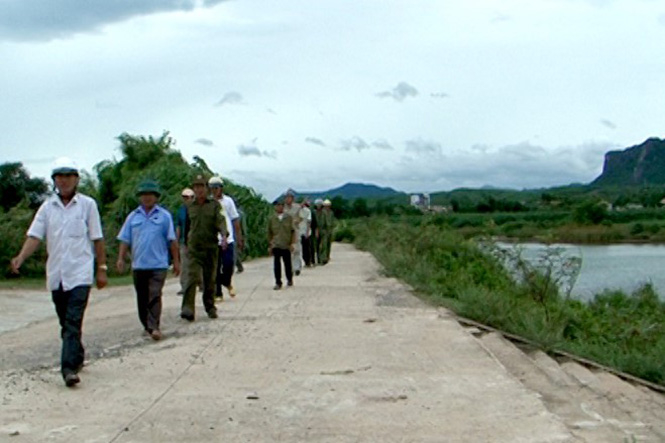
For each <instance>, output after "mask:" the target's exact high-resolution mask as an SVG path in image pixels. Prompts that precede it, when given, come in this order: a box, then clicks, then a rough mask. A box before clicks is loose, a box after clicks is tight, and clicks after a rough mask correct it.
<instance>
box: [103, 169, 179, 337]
mask: <svg viewBox="0 0 665 443" xmlns="http://www.w3.org/2000/svg"><path fill="white" fill-rule="evenodd" d="M137 195H138V197H139V201H140V203H141V204H140V206H139V207H138V208H136V209H135V210H134V211H132V212H131V213H130V214H129V215H128V216H127V219H126V220H125V223H124V225H123V226H122V229H121V230H120V233H119V234H118V240H119V241H120V248H119V252H118V262H117V263H116V267H117V268H118V272H123V271H124V270H125V256H126V255H127V252H128V251H129V249H130V248H131V252H132V271H133V277H134V288H135V289H136V301H137V305H138V311H139V320H140V321H141V324H142V325H143V328H144V329H145V331H146V333H148V334H149V335H150V336H151V337H152V338H153V340H160V339H161V338H162V333H161V331H160V330H159V320H160V317H161V315H162V288H163V287H164V281H165V280H166V271H167V269H168V268H169V250H170V252H171V256H172V257H173V272H174V274H175V275H178V274H180V259H179V254H178V241H177V239H176V236H175V231H174V229H173V219H172V218H171V213H170V212H169V211H167V210H166V209H164V208H163V207H161V206H159V205H158V204H157V201H158V200H159V197H160V195H161V191H160V189H159V186H158V185H157V183H155V182H154V181H151V180H146V181H143V182H141V183H140V184H139V187H138V191H137Z"/></svg>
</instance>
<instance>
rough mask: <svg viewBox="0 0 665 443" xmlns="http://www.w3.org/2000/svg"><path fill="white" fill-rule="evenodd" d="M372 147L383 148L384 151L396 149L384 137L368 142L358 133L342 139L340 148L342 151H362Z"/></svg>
mask: <svg viewBox="0 0 665 443" xmlns="http://www.w3.org/2000/svg"><path fill="white" fill-rule="evenodd" d="M372 148H374V149H381V150H384V151H387V150H392V149H394V148H393V147H392V145H391V144H390V143H388V142H387V141H386V140H384V139H379V140H374V141H373V142H371V143H368V142H366V141H365V140H364V139H363V138H361V137H358V136H357V135H356V136H354V137H351V138H349V139H346V140H342V141H341V143H340V146H339V148H338V149H339V150H340V151H351V150H352V149H355V150H356V151H358V152H361V151H365V150H367V149H372Z"/></svg>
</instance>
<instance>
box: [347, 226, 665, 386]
mask: <svg viewBox="0 0 665 443" xmlns="http://www.w3.org/2000/svg"><path fill="white" fill-rule="evenodd" d="M345 229H349V230H351V231H352V234H351V235H349V237H351V238H354V242H355V244H356V245H357V246H358V247H359V248H361V249H364V250H367V251H369V252H371V253H372V254H373V255H374V256H375V257H376V258H377V259H378V260H379V262H380V263H381V264H382V265H383V266H384V268H385V271H386V273H387V274H388V275H390V276H394V277H397V278H399V279H401V280H403V281H405V282H406V283H408V284H409V285H411V286H412V287H413V288H414V289H415V290H416V293H417V294H418V295H419V296H420V297H422V298H423V299H425V300H427V301H429V302H430V303H433V304H436V305H441V306H445V307H447V308H449V309H451V310H453V311H454V312H456V313H457V314H458V315H460V316H463V317H467V318H470V319H472V320H475V321H478V322H481V323H484V324H487V325H489V326H492V327H495V328H498V329H501V330H503V331H506V332H510V333H513V334H516V335H519V336H522V337H524V338H527V339H529V340H531V341H533V342H535V343H537V344H538V345H539V346H541V347H542V348H543V349H544V350H546V351H551V350H560V351H568V352H570V353H573V354H575V355H578V356H580V357H585V358H588V359H590V360H594V361H596V362H598V363H600V364H603V365H606V366H609V367H613V368H615V369H617V370H619V371H623V372H626V373H629V374H632V375H634V376H636V377H640V378H643V379H645V380H648V381H651V382H653V383H658V384H661V385H664V386H665V365H663V361H665V322H664V321H663V320H664V319H665V302H663V301H661V300H660V299H659V298H658V295H657V294H656V293H655V292H654V290H653V288H652V287H651V286H649V285H647V286H644V287H643V288H641V289H639V290H637V291H635V292H634V293H633V294H625V293H622V292H619V291H612V292H606V293H602V294H598V295H596V297H595V298H594V299H593V300H592V301H590V302H588V303H583V302H581V301H578V300H574V299H570V298H568V297H565V296H563V295H561V294H559V292H558V290H557V289H556V287H557V285H556V284H553V280H552V279H554V278H556V277H555V276H556V273H552V274H551V276H550V277H546V276H544V275H542V274H540V275H538V274H534V273H533V268H525V269H523V272H524V274H523V276H526V277H528V278H522V279H520V280H519V281H518V280H516V279H515V278H514V276H513V275H511V274H510V273H509V271H508V270H507V269H506V268H505V267H504V266H503V264H501V263H502V262H501V261H500V260H499V259H498V258H497V257H496V256H495V255H492V254H491V253H489V252H488V249H487V247H484V248H481V245H480V243H479V241H477V240H476V239H473V238H465V237H464V236H463V235H461V234H460V233H459V232H458V231H456V230H454V229H452V228H450V227H449V226H446V225H442V224H441V223H438V222H437V220H436V218H427V217H423V218H421V219H419V220H417V221H416V222H414V220H413V219H405V220H399V219H393V220H389V219H387V218H376V217H374V218H369V219H363V220H362V222H358V223H349V224H347V226H346V227H345ZM483 251H485V252H483Z"/></svg>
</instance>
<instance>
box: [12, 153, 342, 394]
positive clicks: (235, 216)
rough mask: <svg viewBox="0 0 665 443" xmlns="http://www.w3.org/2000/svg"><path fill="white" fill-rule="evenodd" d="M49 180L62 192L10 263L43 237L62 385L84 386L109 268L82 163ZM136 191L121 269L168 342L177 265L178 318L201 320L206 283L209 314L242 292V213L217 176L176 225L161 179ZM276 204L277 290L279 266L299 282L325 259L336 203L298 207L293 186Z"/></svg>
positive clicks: (155, 335)
mask: <svg viewBox="0 0 665 443" xmlns="http://www.w3.org/2000/svg"><path fill="white" fill-rule="evenodd" d="M51 178H52V179H53V182H54V184H55V189H56V193H55V194H54V195H52V196H50V197H49V198H48V199H47V200H46V201H44V202H43V203H42V205H41V206H40V208H39V209H38V210H37V213H36V214H35V217H34V219H33V220H32V223H31V224H30V227H29V228H28V231H27V238H26V240H25V242H24V243H23V246H22V248H21V250H20V252H19V253H18V255H16V256H15V257H14V258H13V259H12V260H11V268H12V271H13V272H15V273H18V272H19V269H20V268H21V266H22V264H23V263H24V262H25V260H26V259H27V258H28V257H29V256H31V255H32V254H33V253H34V252H35V251H36V250H37V249H38V247H39V245H40V243H41V242H42V241H44V240H45V241H46V249H47V253H48V259H47V262H46V276H47V286H48V288H49V290H50V291H51V296H52V300H53V303H54V305H55V310H56V313H57V315H58V319H59V322H60V332H61V338H62V352H61V358H60V366H61V374H62V377H63V379H64V382H65V384H66V385H67V386H68V387H72V386H75V385H76V384H77V383H79V382H80V377H79V371H80V369H81V368H82V367H83V362H84V357H85V350H84V348H83V344H82V341H81V335H82V324H83V316H84V312H85V309H86V307H87V304H88V298H89V295H90V289H91V287H92V285H93V283H95V284H96V287H97V288H98V289H102V288H104V287H105V286H106V284H107V281H108V278H107V271H108V265H107V256H106V248H105V244H104V235H103V232H102V226H101V218H100V214H99V210H98V208H97V204H96V202H95V200H94V199H92V198H91V197H89V196H87V195H84V194H81V193H80V192H78V189H77V188H78V184H79V170H78V167H77V165H76V164H75V163H74V162H73V161H72V160H71V159H68V158H60V159H58V160H56V164H55V165H54V168H53V170H52V174H51ZM136 195H137V197H138V200H139V205H138V207H137V208H136V209H134V210H133V211H132V212H130V213H129V215H128V216H127V217H126V219H125V221H124V223H123V225H122V227H121V229H120V231H119V232H118V234H117V240H118V242H119V248H118V259H117V262H116V269H117V271H118V272H119V273H123V272H125V268H126V259H127V257H128V256H131V270H132V277H133V282H134V289H135V291H136V301H137V308H138V317H139V321H140V322H141V325H142V326H143V329H144V331H145V333H146V334H147V335H148V336H149V337H151V338H152V339H153V340H161V339H162V338H163V335H162V331H161V328H160V319H161V313H162V289H163V287H164V283H165V281H166V277H167V272H168V270H169V268H170V267H172V269H173V273H174V274H175V275H176V276H177V275H179V276H180V283H181V290H180V292H179V294H180V295H182V303H181V309H180V317H181V318H183V319H185V320H187V321H190V322H193V321H194V320H195V316H196V309H195V298H196V293H197V290H198V289H199V288H200V289H201V290H202V292H203V296H202V299H203V300H202V301H203V307H204V309H205V312H206V314H207V315H208V317H209V318H211V319H216V318H218V314H217V308H216V306H215V301H216V300H220V299H223V297H224V293H223V291H224V290H226V291H227V292H228V294H229V296H230V297H235V296H236V290H235V288H234V286H233V273H234V268H235V267H236V266H238V269H239V270H240V269H242V268H241V267H240V266H241V262H240V261H239V255H240V252H241V251H242V250H243V248H244V240H245V239H244V230H243V228H242V220H241V217H240V211H239V210H238V208H237V206H236V204H235V202H234V200H233V199H232V198H231V197H230V196H228V195H226V194H225V193H224V181H223V180H222V179H221V178H220V177H217V176H215V177H212V178H210V179H208V180H206V178H205V177H203V176H202V175H199V176H197V177H196V178H195V179H194V180H193V181H192V183H191V188H185V189H184V190H183V191H182V193H181V196H182V199H183V204H182V206H181V207H180V208H179V210H178V212H177V214H176V217H175V223H174V220H173V217H172V215H171V213H170V212H169V211H168V210H167V209H165V208H164V207H162V206H160V205H159V199H160V197H161V195H162V190H161V188H160V186H159V184H158V183H156V182H155V181H152V180H145V181H142V182H141V183H139V185H138V187H137V189H136ZM274 206H275V213H274V215H273V217H272V218H271V219H270V221H269V224H268V240H269V244H270V253H271V254H272V255H273V256H274V267H275V268H274V271H275V289H280V288H281V287H282V279H281V263H282V262H283V263H284V268H285V273H286V281H287V285H289V286H291V285H293V273H294V272H295V275H299V274H300V273H301V271H302V262H303V261H304V263H305V267H311V266H314V265H315V264H321V265H325V264H326V263H328V261H329V259H330V241H331V238H332V227H333V215H332V211H331V209H330V206H331V204H330V201H328V200H326V201H321V200H316V201H315V209H314V210H313V211H312V210H310V209H309V202H308V201H306V200H304V201H303V202H302V203H301V204H299V203H295V201H294V196H293V193H292V192H288V193H287V195H286V198H285V199H284V200H281V199H278V201H276V202H275V205H274ZM292 264H293V266H292Z"/></svg>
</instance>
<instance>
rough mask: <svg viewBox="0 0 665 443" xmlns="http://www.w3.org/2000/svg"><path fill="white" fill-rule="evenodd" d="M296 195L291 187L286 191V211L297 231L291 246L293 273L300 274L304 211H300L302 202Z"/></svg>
mask: <svg viewBox="0 0 665 443" xmlns="http://www.w3.org/2000/svg"><path fill="white" fill-rule="evenodd" d="M294 200H295V197H294V192H293V191H292V190H291V189H289V190H288V191H286V196H285V197H284V213H285V214H289V215H290V216H291V218H292V219H293V229H294V230H295V231H296V237H295V238H296V240H295V242H294V244H293V248H291V263H292V266H293V273H294V274H295V275H300V270H301V269H302V259H301V250H300V234H299V231H300V222H301V221H302V218H301V216H302V213H301V211H300V209H301V208H300V204H298V203H296V202H295V201H294Z"/></svg>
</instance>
